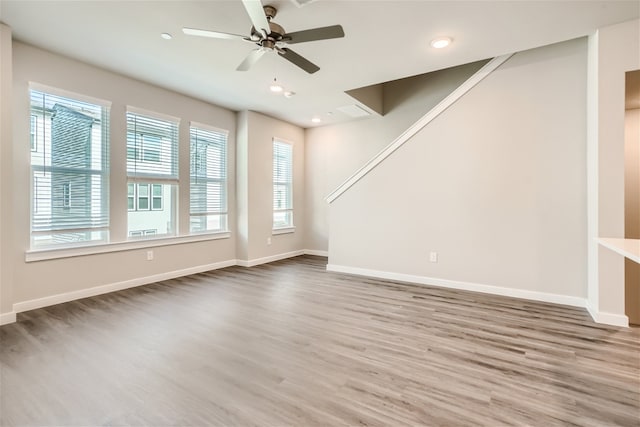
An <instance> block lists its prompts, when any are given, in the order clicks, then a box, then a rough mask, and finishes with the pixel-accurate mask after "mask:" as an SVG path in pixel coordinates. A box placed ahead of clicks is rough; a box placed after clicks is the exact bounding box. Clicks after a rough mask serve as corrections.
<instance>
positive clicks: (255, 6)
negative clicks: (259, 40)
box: [242, 0, 271, 36]
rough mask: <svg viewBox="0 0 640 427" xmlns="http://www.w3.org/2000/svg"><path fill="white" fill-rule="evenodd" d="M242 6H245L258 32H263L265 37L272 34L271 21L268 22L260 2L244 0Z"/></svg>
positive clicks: (258, 0)
mask: <svg viewBox="0 0 640 427" xmlns="http://www.w3.org/2000/svg"><path fill="white" fill-rule="evenodd" d="M242 4H244V8H245V9H246V10H247V13H248V14H249V18H250V19H251V23H252V24H253V27H254V28H255V29H256V31H259V32H263V33H264V34H265V36H266V35H267V34H269V33H271V30H270V28H269V21H268V20H267V16H266V15H265V13H264V9H263V8H262V3H261V2H260V0H242Z"/></svg>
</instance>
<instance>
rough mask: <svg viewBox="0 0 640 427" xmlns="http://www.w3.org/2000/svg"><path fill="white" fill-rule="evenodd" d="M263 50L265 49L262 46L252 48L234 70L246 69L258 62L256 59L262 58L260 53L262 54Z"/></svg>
mask: <svg viewBox="0 0 640 427" xmlns="http://www.w3.org/2000/svg"><path fill="white" fill-rule="evenodd" d="M265 52H266V50H265V49H262V48H259V49H254V50H252V51H251V52H249V55H247V57H246V58H244V61H242V63H240V65H238V68H236V70H237V71H247V70H248V69H249V68H251V67H252V66H253V64H255V63H256V62H258V59H260V58H262V55H264V53H265Z"/></svg>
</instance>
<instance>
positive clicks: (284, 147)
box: [273, 140, 293, 229]
mask: <svg viewBox="0 0 640 427" xmlns="http://www.w3.org/2000/svg"><path fill="white" fill-rule="evenodd" d="M292 168H293V147H292V145H291V144H289V143H286V142H282V141H277V140H274V141H273V228H274V229H279V228H289V227H293V193H292V191H293V188H292V181H293V172H292Z"/></svg>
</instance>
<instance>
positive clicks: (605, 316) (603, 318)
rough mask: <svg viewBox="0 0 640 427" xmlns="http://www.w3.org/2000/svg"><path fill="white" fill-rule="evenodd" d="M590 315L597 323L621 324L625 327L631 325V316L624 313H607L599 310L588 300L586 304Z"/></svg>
mask: <svg viewBox="0 0 640 427" xmlns="http://www.w3.org/2000/svg"><path fill="white" fill-rule="evenodd" d="M586 309H587V311H588V312H589V315H590V316H591V318H592V319H593V321H594V322H596V323H601V324H603V325H609V326H620V327H623V328H628V327H629V318H628V317H627V316H625V315H623V314H615V313H607V312H605V311H598V310H596V309H595V308H593V307H592V306H591V304H589V303H588V302H587V306H586Z"/></svg>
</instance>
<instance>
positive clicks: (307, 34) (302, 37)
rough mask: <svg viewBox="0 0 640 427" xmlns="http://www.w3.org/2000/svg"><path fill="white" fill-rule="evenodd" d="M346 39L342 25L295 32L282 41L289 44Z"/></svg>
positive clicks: (285, 36)
mask: <svg viewBox="0 0 640 427" xmlns="http://www.w3.org/2000/svg"><path fill="white" fill-rule="evenodd" d="M340 37H344V30H343V29H342V25H331V26H330V27H320V28H313V29H311V30H303V31H294V32H293V33H288V34H285V35H284V37H283V39H282V41H284V42H287V44H294V43H303V42H312V41H315V40H327V39H337V38H340Z"/></svg>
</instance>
